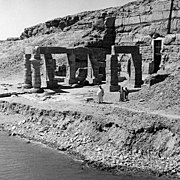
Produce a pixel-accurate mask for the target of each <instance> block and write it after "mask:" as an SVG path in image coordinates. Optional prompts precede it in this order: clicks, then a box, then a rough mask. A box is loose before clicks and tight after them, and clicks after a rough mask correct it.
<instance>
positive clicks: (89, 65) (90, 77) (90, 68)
mask: <svg viewBox="0 0 180 180" xmlns="http://www.w3.org/2000/svg"><path fill="white" fill-rule="evenodd" d="M87 60H88V70H87V81H89V83H90V84H92V83H93V79H94V77H93V69H92V64H91V60H90V58H89V54H88V55H87Z"/></svg>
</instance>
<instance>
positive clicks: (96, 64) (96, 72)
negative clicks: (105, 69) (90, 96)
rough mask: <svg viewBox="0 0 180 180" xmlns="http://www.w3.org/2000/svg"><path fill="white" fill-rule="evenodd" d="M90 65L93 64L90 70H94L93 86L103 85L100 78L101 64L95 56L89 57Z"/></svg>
mask: <svg viewBox="0 0 180 180" xmlns="http://www.w3.org/2000/svg"><path fill="white" fill-rule="evenodd" d="M89 63H91V65H90V66H91V67H90V68H92V81H93V84H99V83H101V78H100V77H99V62H98V61H97V59H96V58H95V57H94V56H93V54H90V55H89Z"/></svg>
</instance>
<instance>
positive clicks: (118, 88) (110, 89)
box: [109, 85, 120, 92]
mask: <svg viewBox="0 0 180 180" xmlns="http://www.w3.org/2000/svg"><path fill="white" fill-rule="evenodd" d="M119 90H120V86H119V85H116V86H113V85H111V86H109V91H110V92H118V91H119Z"/></svg>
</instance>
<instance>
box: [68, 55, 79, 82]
mask: <svg viewBox="0 0 180 180" xmlns="http://www.w3.org/2000/svg"><path fill="white" fill-rule="evenodd" d="M67 57H68V65H67V70H66V84H75V83H77V79H76V55H75V54H74V53H73V52H72V53H71V54H69V53H68V54H67Z"/></svg>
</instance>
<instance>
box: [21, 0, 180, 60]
mask: <svg viewBox="0 0 180 180" xmlns="http://www.w3.org/2000/svg"><path fill="white" fill-rule="evenodd" d="M170 9H171V1H169V0H140V1H135V2H131V3H128V4H126V5H125V6H121V7H114V8H108V9H104V10H98V11H89V12H83V13H79V14H76V15H73V16H66V17H63V18H57V19H53V20H50V21H47V22H45V23H42V24H38V25H36V26H33V27H29V28H26V29H25V30H24V32H23V33H22V34H21V39H25V38H29V37H32V36H39V35H44V34H51V33H56V32H60V33H65V32H67V31H72V32H74V31H79V30H84V31H87V33H86V34H84V35H83V36H82V39H81V40H79V41H77V42H75V43H74V46H77V45H80V44H83V45H84V46H88V47H99V48H110V46H111V45H113V44H121V45H123V44H124V45H129V44H130V45H134V44H136V45H140V46H141V52H142V54H143V59H144V60H150V59H151V58H152V50H151V49H152V48H151V47H150V45H151V41H152V38H153V37H154V36H155V35H159V36H165V35H166V34H167V26H168V22H169V15H170ZM172 9H173V11H172V17H171V30H170V32H171V33H180V18H179V17H180V2H179V1H178V0H174V2H173V8H172ZM66 38H67V39H68V38H69V37H66Z"/></svg>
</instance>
